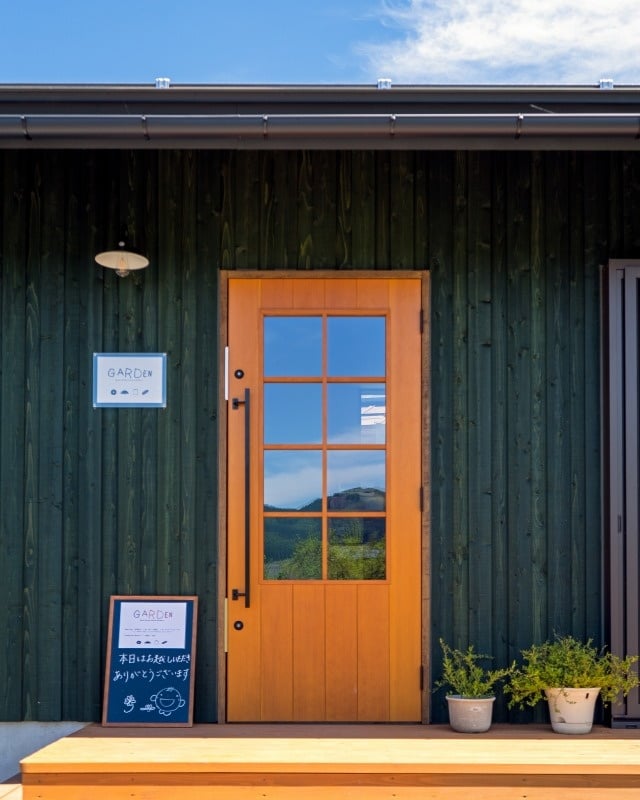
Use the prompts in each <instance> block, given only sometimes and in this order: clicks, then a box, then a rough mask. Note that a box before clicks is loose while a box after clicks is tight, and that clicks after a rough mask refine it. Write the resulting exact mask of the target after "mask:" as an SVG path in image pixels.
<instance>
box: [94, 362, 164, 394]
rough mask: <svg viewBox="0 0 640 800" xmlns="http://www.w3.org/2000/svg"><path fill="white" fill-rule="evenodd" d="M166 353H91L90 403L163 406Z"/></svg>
mask: <svg viewBox="0 0 640 800" xmlns="http://www.w3.org/2000/svg"><path fill="white" fill-rule="evenodd" d="M166 367H167V354H166V353H94V354H93V407H94V408H101V407H104V406H112V407H118V408H127V407H128V408H143V407H152V408H165V407H166V405H167V369H166Z"/></svg>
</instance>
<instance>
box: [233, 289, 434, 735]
mask: <svg viewBox="0 0 640 800" xmlns="http://www.w3.org/2000/svg"><path fill="white" fill-rule="evenodd" d="M420 309H421V280H420V277H419V276H418V277H416V278H415V279H412V278H399V279H393V278H391V279H389V278H384V279H378V278H369V277H367V278H342V279H340V278H335V279H334V278H332V279H326V278H264V279H257V278H253V277H251V278H243V277H240V276H239V277H229V325H228V330H229V339H228V345H229V351H228V352H229V359H228V360H229V363H228V376H229V377H228V382H229V383H228V395H229V410H228V514H227V516H228V531H227V537H228V541H227V550H228V564H227V585H228V598H227V608H228V622H227V719H228V721H351V722H354V721H369V722H371V721H380V722H383V721H418V720H420V716H421V511H420V497H421V331H420V328H421V325H420V319H421V313H420Z"/></svg>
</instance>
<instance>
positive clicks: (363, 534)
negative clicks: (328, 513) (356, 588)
mask: <svg viewBox="0 0 640 800" xmlns="http://www.w3.org/2000/svg"><path fill="white" fill-rule="evenodd" d="M328 577H329V579H331V580H342V581H344V580H352V581H354V580H367V581H371V580H384V579H385V577H386V538H385V521H384V519H381V518H379V517H378V518H376V517H340V518H332V519H330V520H329V561H328Z"/></svg>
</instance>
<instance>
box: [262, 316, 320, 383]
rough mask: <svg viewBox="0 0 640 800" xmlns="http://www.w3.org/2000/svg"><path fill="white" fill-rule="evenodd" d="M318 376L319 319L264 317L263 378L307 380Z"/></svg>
mask: <svg viewBox="0 0 640 800" xmlns="http://www.w3.org/2000/svg"><path fill="white" fill-rule="evenodd" d="M321 373H322V318H321V317H265V319H264V374H265V377H278V376H279V377H284V376H287V377H305V376H306V377H310V376H319V375H320V374H321Z"/></svg>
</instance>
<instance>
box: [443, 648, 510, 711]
mask: <svg viewBox="0 0 640 800" xmlns="http://www.w3.org/2000/svg"><path fill="white" fill-rule="evenodd" d="M440 647H441V648H442V655H443V658H442V678H441V679H440V680H439V681H438V682H437V683H436V685H435V688H436V689H440V688H442V687H450V688H451V689H452V690H453V693H454V694H457V695H460V697H475V698H479V697H492V696H493V694H494V692H495V689H494V687H495V686H496V685H497V684H498V683H499V682H500V681H502V680H504V679H505V678H507V677H508V676H509V674H510V673H511V667H506V668H504V669H494V670H490V669H487V668H486V667H483V666H482V664H481V662H482V661H487V660H489V659H490V658H491V657H490V656H486V655H483V654H482V653H476V651H475V650H474V648H473V645H469V646H468V647H467V649H466V650H457V649H456V648H454V647H450V646H449V645H448V644H447V643H446V642H445V641H443V640H442V639H440Z"/></svg>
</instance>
